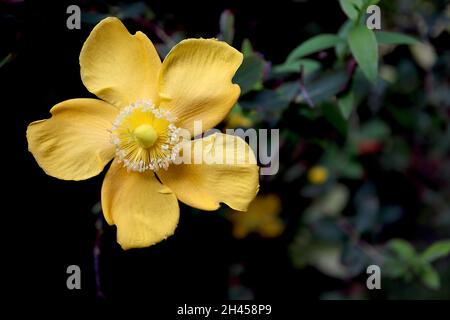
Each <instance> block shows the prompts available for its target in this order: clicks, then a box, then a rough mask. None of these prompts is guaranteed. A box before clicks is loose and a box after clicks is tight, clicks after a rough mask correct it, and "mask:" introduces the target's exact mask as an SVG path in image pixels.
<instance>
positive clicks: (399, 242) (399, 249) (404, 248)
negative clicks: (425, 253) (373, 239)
mask: <svg viewBox="0 0 450 320" xmlns="http://www.w3.org/2000/svg"><path fill="white" fill-rule="evenodd" d="M387 248H389V249H390V250H392V251H393V252H395V253H396V254H397V255H398V256H399V257H401V258H403V259H404V260H406V261H412V260H414V259H415V257H416V256H417V254H416V250H415V249H414V247H413V246H412V245H411V244H410V243H409V242H408V241H406V240H403V239H392V240H390V241H389V242H388V243H387Z"/></svg>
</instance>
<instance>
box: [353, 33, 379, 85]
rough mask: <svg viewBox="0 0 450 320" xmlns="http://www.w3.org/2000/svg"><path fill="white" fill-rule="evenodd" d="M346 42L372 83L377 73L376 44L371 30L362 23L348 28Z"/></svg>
mask: <svg viewBox="0 0 450 320" xmlns="http://www.w3.org/2000/svg"><path fill="white" fill-rule="evenodd" d="M348 44H349V46H350V50H351V52H352V54H353V56H354V58H355V60H356V62H358V65H359V66H360V67H361V70H362V71H363V73H364V75H365V76H366V77H367V79H369V80H370V81H371V82H372V83H374V82H375V81H376V80H377V75H378V46H377V39H376V38H375V34H374V33H373V31H372V30H370V29H368V28H367V27H366V26H364V25H358V26H356V27H354V28H353V29H352V30H350V32H349V34H348Z"/></svg>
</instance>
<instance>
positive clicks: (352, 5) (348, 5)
mask: <svg viewBox="0 0 450 320" xmlns="http://www.w3.org/2000/svg"><path fill="white" fill-rule="evenodd" d="M339 4H340V6H341V9H342V11H344V13H345V15H346V16H347V17H348V18H349V19H351V20H356V19H357V18H358V16H359V11H360V9H361V7H362V5H363V1H362V0H339Z"/></svg>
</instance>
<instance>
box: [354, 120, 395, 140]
mask: <svg viewBox="0 0 450 320" xmlns="http://www.w3.org/2000/svg"><path fill="white" fill-rule="evenodd" d="M390 133H391V129H390V128H389V126H388V125H387V124H386V123H385V122H384V121H381V120H377V119H374V120H372V121H369V122H367V123H365V124H364V125H363V126H362V127H361V129H360V132H359V133H358V135H359V136H360V138H361V139H374V140H383V139H387V138H389V136H390Z"/></svg>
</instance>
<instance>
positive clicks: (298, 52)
mask: <svg viewBox="0 0 450 320" xmlns="http://www.w3.org/2000/svg"><path fill="white" fill-rule="evenodd" d="M343 41H344V40H343V39H341V38H340V37H338V36H337V35H335V34H321V35H318V36H316V37H312V38H310V39H308V40H306V41H305V42H303V43H302V44H301V45H299V46H298V47H297V48H295V49H294V50H293V51H292V52H291V53H290V54H289V55H288V57H287V59H286V61H287V62H290V61H294V60H296V59H300V58H302V57H304V56H307V55H309V54H311V53H315V52H319V51H322V50H325V49H328V48H332V47H334V46H335V45H337V44H338V43H341V42H343Z"/></svg>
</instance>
